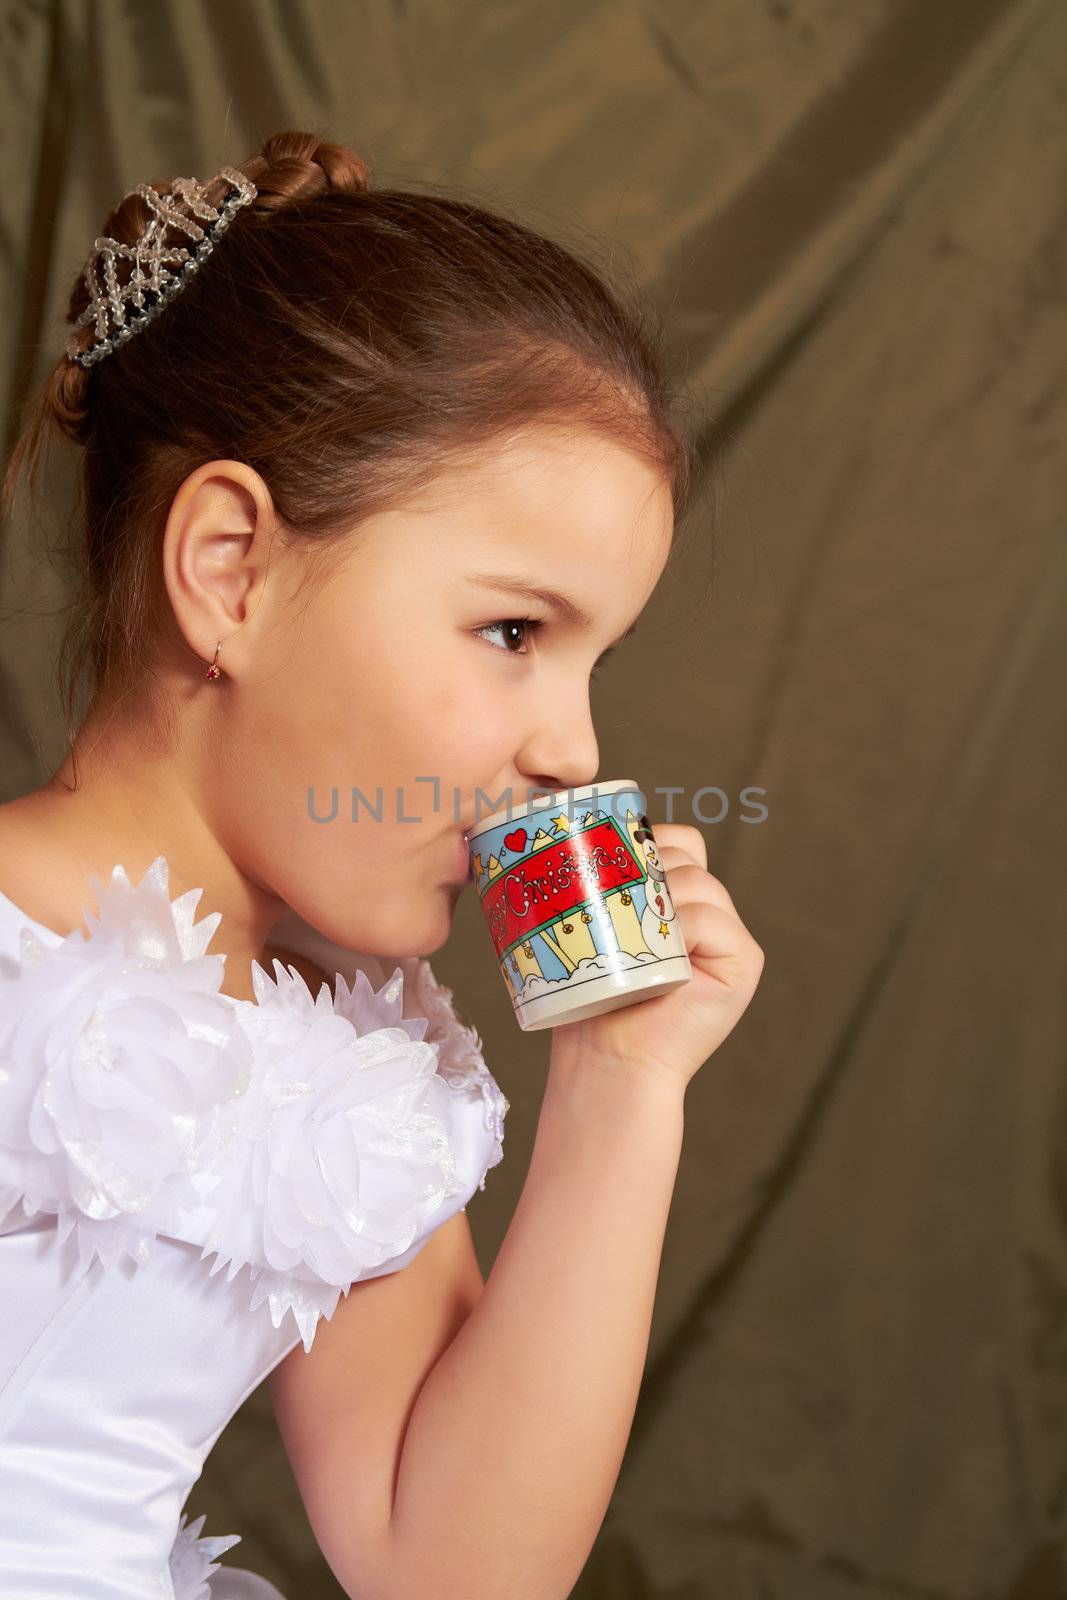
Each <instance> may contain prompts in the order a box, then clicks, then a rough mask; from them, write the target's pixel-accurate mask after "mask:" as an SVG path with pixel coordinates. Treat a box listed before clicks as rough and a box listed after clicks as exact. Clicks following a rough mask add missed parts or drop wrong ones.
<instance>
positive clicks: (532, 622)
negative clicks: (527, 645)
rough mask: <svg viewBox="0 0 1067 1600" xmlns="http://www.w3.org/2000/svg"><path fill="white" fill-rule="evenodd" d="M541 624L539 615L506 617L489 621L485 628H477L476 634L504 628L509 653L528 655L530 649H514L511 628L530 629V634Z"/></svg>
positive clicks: (506, 648)
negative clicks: (498, 620)
mask: <svg viewBox="0 0 1067 1600" xmlns="http://www.w3.org/2000/svg"><path fill="white" fill-rule="evenodd" d="M541 626H542V623H541V621H540V619H539V618H537V617H505V618H504V620H503V621H501V622H488V623H486V625H485V627H484V628H475V630H474V631H475V633H476V634H478V635H479V636H481V635H483V634H487V633H492V632H493V630H494V629H496V628H503V629H504V634H505V644H504V648H505V650H506V651H507V652H508V654H509V655H513V656H520V655H521V656H526V655H529V653H530V652H529V649H526V650H512V648H511V645H512V644H513V643H514V637H513V635H512V632H511V630H513V629H516V628H519V629H528V630H529V632H530V634H532V633H533V631H534V629H536V628H540V627H541Z"/></svg>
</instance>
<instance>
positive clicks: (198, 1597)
mask: <svg viewBox="0 0 1067 1600" xmlns="http://www.w3.org/2000/svg"><path fill="white" fill-rule="evenodd" d="M206 1518H207V1513H206V1512H203V1513H201V1515H200V1516H199V1517H197V1519H196V1521H195V1522H190V1523H188V1525H187V1523H186V1513H185V1512H184V1511H183V1512H182V1515H181V1521H180V1522H179V1523H178V1532H177V1534H176V1535H175V1539H174V1544H173V1546H172V1547H171V1552H170V1581H171V1584H172V1585H173V1587H174V1600H211V1584H210V1583H209V1582H208V1579H209V1578H210V1577H211V1574H212V1573H213V1572H217V1571H218V1570H219V1562H218V1561H216V1560H215V1557H216V1556H221V1555H223V1554H224V1553H225V1552H226V1551H227V1550H232V1549H233V1547H234V1545H235V1544H240V1542H241V1535H240V1534H239V1533H224V1534H217V1535H215V1536H214V1537H209V1538H204V1539H202V1538H201V1537H200V1530H201V1528H202V1527H203V1526H204V1522H205V1521H206Z"/></svg>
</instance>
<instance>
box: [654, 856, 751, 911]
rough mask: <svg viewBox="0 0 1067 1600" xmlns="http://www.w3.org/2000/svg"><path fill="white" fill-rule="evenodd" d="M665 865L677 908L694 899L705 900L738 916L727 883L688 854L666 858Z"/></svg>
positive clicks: (688, 903)
mask: <svg viewBox="0 0 1067 1600" xmlns="http://www.w3.org/2000/svg"><path fill="white" fill-rule="evenodd" d="M663 866H664V869H665V871H666V873H667V887H668V889H669V890H670V892H671V899H672V900H673V901H674V904H675V907H676V908H677V907H680V906H684V905H690V904H692V903H693V902H694V901H704V902H705V903H706V904H708V905H712V906H721V907H722V909H723V910H724V911H728V912H729V913H730V915H731V916H732V917H736V916H737V907H736V906H735V905H734V903H733V901H732V900H731V898H730V893H729V890H728V889H727V887H726V885H725V884H724V883H723V882H721V880H720V879H718V878H715V877H713V876H712V875H711V873H710V872H705V870H704V868H703V867H698V866H697V864H696V862H695V861H691V860H690V859H689V858H688V856H683V855H679V856H678V857H677V859H674V858H672V859H671V860H667V859H664V861H663Z"/></svg>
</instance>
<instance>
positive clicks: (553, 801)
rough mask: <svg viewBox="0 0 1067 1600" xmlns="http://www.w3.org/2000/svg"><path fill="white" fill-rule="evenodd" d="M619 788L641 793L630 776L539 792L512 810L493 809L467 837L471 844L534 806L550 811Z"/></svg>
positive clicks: (472, 826) (521, 817)
mask: <svg viewBox="0 0 1067 1600" xmlns="http://www.w3.org/2000/svg"><path fill="white" fill-rule="evenodd" d="M621 789H635V790H636V791H637V793H638V794H640V793H641V785H640V784H639V783H636V782H635V781H634V780H633V779H632V778H611V779H608V780H606V781H605V782H603V783H596V782H594V783H585V784H582V785H581V787H580V788H577V789H575V788H574V787H573V786H572V787H571V788H569V789H556V790H554V791H553V792H552V793H542V794H540V795H539V796H538V798H537V799H536V800H524V801H523V803H522V805H521V806H518V807H517V808H515V809H513V810H509V809H508V808H507V807H504V809H503V810H500V811H494V812H493V813H492V814H491V815H490V816H488V817H482V818H481V819H480V821H478V822H475V823H472V824H471V827H470V830H469V833H468V838H469V839H470V842H471V843H472V844H473V843H474V841H475V840H476V839H477V838H478V837H479V836H480V835H481V834H483V833H487V832H488V831H489V829H490V828H495V827H498V826H499V825H500V823H502V822H520V821H522V819H523V818H524V817H527V816H529V814H530V812H531V811H532V810H533V809H534V808H535V807H536V809H537V811H538V812H541V811H551V810H552V809H553V808H554V807H555V806H556V805H557V804H558V805H567V804H572V805H573V804H576V803H577V802H578V801H579V800H581V799H582V798H583V797H584V796H585V795H587V794H588V795H592V794H594V793H596V794H598V795H600V794H617V793H618V792H619V791H620V790H621Z"/></svg>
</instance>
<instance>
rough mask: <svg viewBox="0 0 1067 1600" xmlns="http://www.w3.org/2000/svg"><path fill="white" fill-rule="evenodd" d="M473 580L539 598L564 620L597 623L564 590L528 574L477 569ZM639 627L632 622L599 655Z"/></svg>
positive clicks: (586, 624) (503, 591)
mask: <svg viewBox="0 0 1067 1600" xmlns="http://www.w3.org/2000/svg"><path fill="white" fill-rule="evenodd" d="M471 582H472V583H479V584H481V585H482V587H483V588H485V589H496V590H498V591H499V592H500V593H501V594H514V595H522V596H524V597H525V598H526V599H527V600H539V601H540V603H541V604H542V605H543V606H548V608H549V610H551V611H555V612H556V613H557V615H558V616H560V617H562V618H563V620H564V622H570V623H572V624H573V625H574V627H576V628H592V627H593V626H594V623H593V619H592V617H587V616H586V614H585V612H584V611H583V610H582V609H581V607H580V606H577V605H575V603H574V601H573V600H568V598H567V596H566V595H565V594H559V593H558V592H557V591H556V590H555V589H546V588H544V587H543V586H542V585H541V584H537V583H534V582H533V581H532V580H531V579H529V578H524V577H519V576H515V575H512V574H507V575H505V574H504V573H496V572H493V573H489V572H474V573H472V574H471ZM636 630H637V623H636V622H631V624H630V626H629V627H628V628H627V630H626V632H625V633H621V634H620V635H619V637H618V638H617V639H616V640H615V643H614V644H609V645H608V647H607V649H606V650H604V651H602V652H601V654H600V658H599V659H600V660H601V661H603V660H604V659H605V657H606V656H609V655H610V654H611V652H612V651H613V650H614V649H615V648H616V646H618V645H620V644H622V641H623V640H624V639H628V638H629V637H630V635H631V634H632V633H634V632H636Z"/></svg>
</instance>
